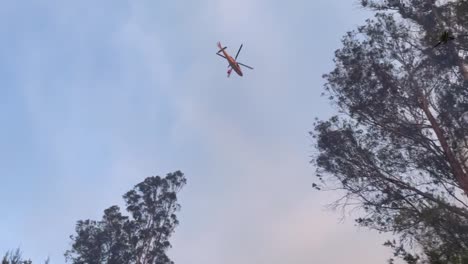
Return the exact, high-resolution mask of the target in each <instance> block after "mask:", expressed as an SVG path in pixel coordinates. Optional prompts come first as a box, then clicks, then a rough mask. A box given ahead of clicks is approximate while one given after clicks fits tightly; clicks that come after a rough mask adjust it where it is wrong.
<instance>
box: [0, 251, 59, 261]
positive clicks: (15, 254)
mask: <svg viewBox="0 0 468 264" xmlns="http://www.w3.org/2000/svg"><path fill="white" fill-rule="evenodd" d="M49 262H50V261H49V258H47V260H46V261H45V262H44V263H45V264H49ZM1 264H32V261H31V260H30V259H29V260H25V259H23V256H22V253H21V250H20V249H19V248H18V249H16V250H15V251H7V252H6V253H5V255H3V258H2V262H1Z"/></svg>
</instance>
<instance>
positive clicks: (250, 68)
mask: <svg viewBox="0 0 468 264" xmlns="http://www.w3.org/2000/svg"><path fill="white" fill-rule="evenodd" d="M237 64H239V65H242V66H244V67H246V68H249V69H251V70H253V68H252V67H250V66H248V65H245V64H243V63H240V62H238V63H237Z"/></svg>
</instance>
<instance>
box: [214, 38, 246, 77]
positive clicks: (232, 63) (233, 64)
mask: <svg viewBox="0 0 468 264" xmlns="http://www.w3.org/2000/svg"><path fill="white" fill-rule="evenodd" d="M242 46H243V44H241V45H240V47H239V50H238V51H237V54H236V56H235V57H234V58H233V57H231V56H230V55H229V54H228V53H227V52H226V48H227V47H224V48H223V47H222V46H221V42H218V48H219V51H218V52H216V55H218V56H221V57H223V58H225V59H226V60H227V61H228V63H229V65H228V71H227V77H228V78H229V76H230V75H231V72H232V70H234V71H235V72H236V73H237V74H238V75H239V76H241V77H242V76H243V74H242V70H241V67H240V66H244V67H246V68H249V69H251V70H253V68H252V67H250V66H248V65H245V64H243V63H240V62H238V61H236V60H237V56H239V52H240V51H241V49H242ZM221 52H222V53H223V54H220V53H221Z"/></svg>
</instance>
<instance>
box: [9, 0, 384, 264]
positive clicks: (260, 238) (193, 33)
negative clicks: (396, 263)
mask: <svg viewBox="0 0 468 264" xmlns="http://www.w3.org/2000/svg"><path fill="white" fill-rule="evenodd" d="M369 16H370V14H369V13H366V12H365V11H363V10H362V9H360V8H359V6H358V4H357V2H356V1H342V0H316V1H306V0H289V1H278V0H236V1H233V0H198V1H185V2H180V1H150V0H140V1H124V0H112V1H111V0H102V1H91V0H81V1H63V0H60V1H59V0H30V1H3V2H2V3H1V8H0V40H1V41H0V57H1V58H2V59H1V62H0V79H1V89H0V91H1V95H0V122H1V124H2V129H1V130H0V146H1V147H2V151H1V152H0V175H1V176H0V177H1V185H0V186H1V190H2V191H1V192H0V210H1V212H2V214H1V215H0V237H1V238H0V252H5V251H7V250H9V249H14V248H16V247H21V249H22V251H23V254H24V256H26V257H30V258H32V260H33V261H35V263H40V261H42V260H44V259H46V258H47V256H50V258H51V262H52V263H65V259H64V257H63V253H64V252H65V250H67V249H69V248H70V245H71V240H70V239H69V236H70V235H72V234H73V232H74V227H75V223H76V221H77V220H80V219H96V220H97V219H100V218H101V217H102V213H103V210H104V209H106V208H108V207H110V206H111V205H114V204H119V205H120V204H121V203H122V195H123V194H124V193H125V192H126V191H128V190H130V189H131V188H132V187H133V186H134V185H135V184H137V183H139V182H140V181H142V180H143V179H144V178H145V177H148V176H152V175H161V176H164V175H165V174H166V173H168V172H173V171H176V170H181V171H182V172H184V173H185V175H186V177H187V181H188V183H187V185H186V186H185V187H184V189H183V190H182V192H181V193H180V196H179V202H180V204H181V205H182V210H181V211H180V213H179V215H178V216H179V220H180V225H179V226H178V227H177V229H176V232H175V234H174V235H173V237H172V240H171V241H172V244H173V248H172V249H171V250H170V251H169V252H168V254H169V255H170V257H171V258H172V259H173V260H174V261H175V263H178V264H183V263H190V264H202V263H203V264H219V263H223V264H239V263H243V264H251V263H268V264H276V263H278V264H280V263H281V264H282V263H295V264H310V263H321V264H328V263H330V264H334V263H343V262H346V263H349V264H354V263H355V264H358V263H359V264H371V263H372V264H374V263H385V261H386V259H387V258H388V257H390V251H389V250H388V249H386V248H385V247H383V246H382V243H383V242H384V241H385V240H386V239H387V237H385V236H384V235H380V234H378V233H376V232H371V231H368V230H366V229H363V228H358V227H356V226H355V224H354V221H353V219H352V217H347V218H346V219H344V220H343V221H340V218H341V214H340V213H339V212H333V211H330V210H328V209H326V205H327V204H329V203H331V202H333V201H334V199H335V198H337V197H338V196H337V194H336V193H329V192H328V193H322V192H317V191H315V190H314V189H313V188H312V187H311V184H312V182H313V181H314V171H315V168H314V167H313V166H312V165H311V164H310V163H309V162H310V159H311V156H312V155H313V154H314V153H315V149H314V147H313V141H312V139H311V138H310V136H309V135H308V131H310V130H312V129H313V121H314V118H315V117H319V118H327V117H329V116H330V115H332V114H333V113H334V111H335V110H334V109H333V108H332V107H330V106H329V103H328V101H327V100H326V98H325V97H321V96H320V94H321V92H322V91H323V87H322V86H323V83H324V80H323V79H322V77H321V76H322V74H324V73H327V72H329V71H330V70H331V69H332V67H333V61H332V59H333V52H334V51H335V50H336V49H337V48H339V47H340V39H341V37H342V36H343V35H344V34H345V33H346V31H347V30H351V29H354V28H356V27H357V26H358V25H360V24H362V23H363V22H364V20H365V19H366V18H367V17H369ZM217 41H221V42H222V44H223V45H225V46H227V47H228V49H227V51H228V52H230V53H235V52H236V51H237V49H238V47H239V46H240V44H242V43H243V44H244V46H243V49H242V51H241V53H240V55H239V61H240V62H242V63H245V64H248V65H250V66H253V67H254V68H255V69H254V70H252V71H251V70H248V69H244V77H242V78H241V77H239V76H237V75H235V74H232V75H231V78H226V70H227V64H226V62H225V61H223V60H222V58H220V57H218V56H216V55H215V53H216V51H217V47H216V42H217Z"/></svg>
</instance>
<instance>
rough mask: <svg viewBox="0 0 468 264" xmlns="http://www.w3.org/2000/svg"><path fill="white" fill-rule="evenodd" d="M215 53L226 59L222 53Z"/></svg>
mask: <svg viewBox="0 0 468 264" xmlns="http://www.w3.org/2000/svg"><path fill="white" fill-rule="evenodd" d="M216 55H218V56H221V57H223V58H225V59H226V57H224V56H223V55H221V54H219V53H216Z"/></svg>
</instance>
